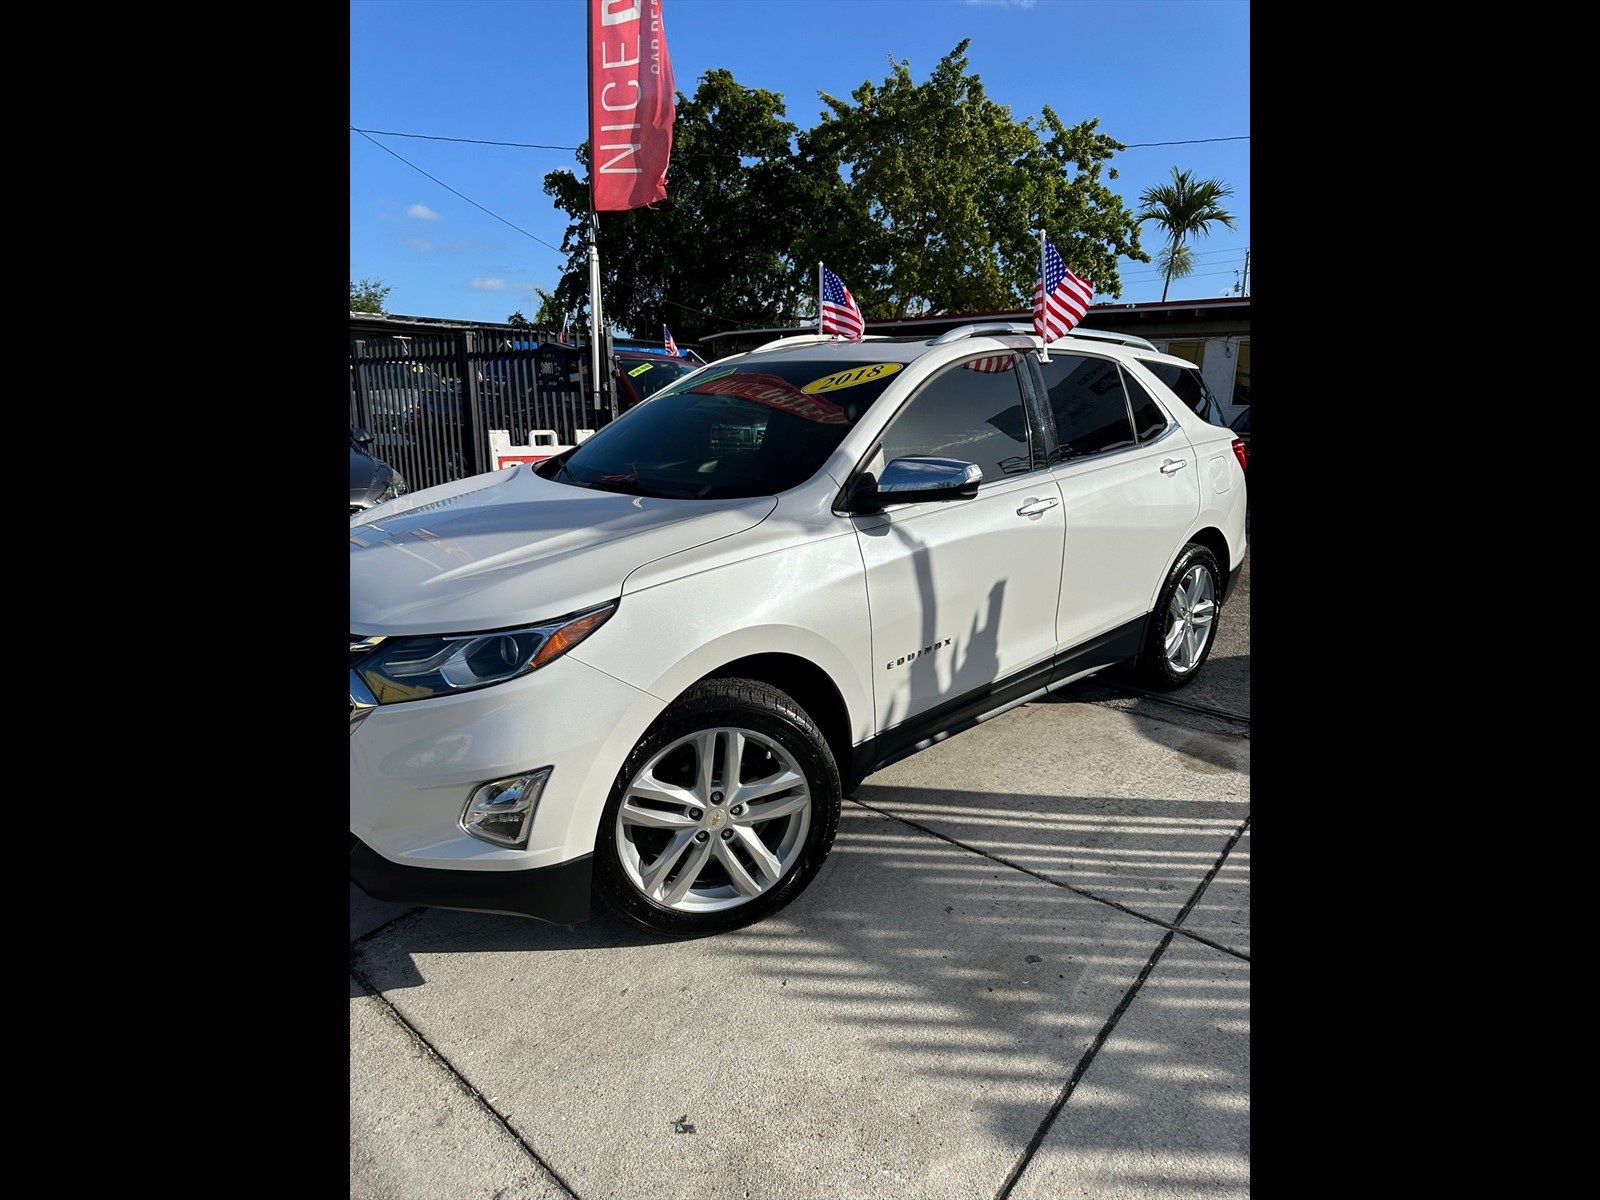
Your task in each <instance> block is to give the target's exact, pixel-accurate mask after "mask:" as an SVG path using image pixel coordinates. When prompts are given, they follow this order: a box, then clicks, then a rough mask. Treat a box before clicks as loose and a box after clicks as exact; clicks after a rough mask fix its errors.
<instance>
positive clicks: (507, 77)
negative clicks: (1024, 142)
mask: <svg viewBox="0 0 1600 1200" xmlns="http://www.w3.org/2000/svg"><path fill="white" fill-rule="evenodd" d="M586 11H587V5H586V3H585V0H351V4H350V121H349V124H350V125H351V126H354V127H355V128H354V129H352V130H351V131H350V133H349V138H350V278H351V279H352V280H357V281H359V280H362V279H374V280H377V281H379V282H381V283H383V284H385V285H387V286H388V287H389V288H390V291H389V294H388V297H387V298H386V300H385V303H384V307H385V308H386V309H387V310H388V311H389V312H391V313H397V314H404V315H408V316H423V317H442V318H449V319H454V320H462V321H492V322H499V321H504V320H505V319H506V317H507V316H508V315H509V314H510V313H512V312H513V311H519V310H520V311H521V312H523V313H524V314H526V315H527V316H530V317H531V316H532V315H533V313H534V311H535V310H536V309H537V308H538V300H537V297H536V296H535V295H534V291H533V289H534V288H535V287H536V286H537V287H543V288H545V289H547V290H548V289H552V288H554V286H555V284H556V281H557V280H558V279H559V278H560V275H561V270H562V268H563V266H564V265H565V256H564V255H563V254H561V253H560V252H559V247H560V245H561V236H562V233H563V231H564V230H565V228H566V224H567V216H566V214H565V213H563V212H561V211H559V210H558V209H557V208H556V207H555V205H554V203H553V202H552V200H551V199H550V197H549V196H546V195H545V194H544V191H543V180H544V176H545V174H546V173H547V172H548V171H551V170H554V169H556V168H558V167H562V166H566V167H570V168H574V169H575V168H576V162H577V160H576V157H575V155H574V153H573V151H572V150H570V149H528V148H525V146H518V147H511V146H503V145H485V144H482V143H486V142H515V143H523V144H529V143H534V144H539V145H543V146H551V147H576V146H577V145H578V144H579V143H580V142H582V141H584V140H585V139H586V138H587V137H588V116H587V89H588V77H587V66H586V62H587V60H586V26H585V13H586ZM661 12H662V19H663V24H664V25H665V27H666V35H667V49H668V52H669V54H670V55H671V59H672V68H673V75H674V78H675V82H676V85H677V90H678V91H679V92H681V93H683V94H684V95H686V96H692V95H693V94H694V92H695V90H696V88H697V87H698V86H699V80H700V77H701V76H702V75H703V74H704V73H705V72H706V71H708V70H713V69H715V68H725V69H727V70H728V71H729V72H731V73H732V75H733V77H734V79H735V80H737V81H738V82H739V83H741V84H743V85H745V86H746V87H752V88H765V89H767V90H770V91H774V92H778V93H780V94H781V95H782V96H783V98H784V104H785V107H786V114H785V115H786V118H787V119H788V120H789V121H790V122H791V123H792V124H794V125H796V126H798V127H799V128H801V129H806V128H810V127H811V126H813V125H815V124H816V123H817V122H818V119H819V115H820V114H821V112H822V110H823V104H822V102H821V101H820V100H819V99H818V98H817V93H818V92H819V91H820V92H827V93H829V94H830V95H833V96H836V97H838V98H840V99H843V100H848V99H849V96H850V93H851V92H852V91H854V90H855V89H856V88H857V87H859V86H860V85H861V84H862V83H863V82H865V81H867V80H871V81H872V82H873V83H875V84H876V83H881V82H882V81H883V79H884V77H885V76H887V75H888V74H889V72H890V60H891V59H892V60H894V61H895V62H898V61H900V60H902V59H904V60H907V61H908V62H909V64H910V70H911V75H912V78H913V80H915V81H916V82H918V83H921V82H923V81H924V80H926V79H927V77H928V74H929V72H930V71H931V70H932V69H933V67H934V65H935V64H936V63H937V62H938V61H939V60H940V59H941V58H943V57H944V56H945V55H946V54H948V53H949V52H950V51H951V50H953V49H955V47H956V46H957V45H958V44H959V43H960V42H961V41H962V39H964V38H969V37H970V38H971V39H972V44H971V46H969V47H968V49H967V58H968V71H969V72H971V73H974V74H976V75H977V76H978V77H979V78H980V79H981V80H982V82H983V86H984V90H985V92H986V93H987V94H988V96H989V98H990V99H991V100H993V101H994V102H996V103H998V104H1004V105H1007V106H1009V107H1010V109H1011V115H1012V117H1013V119H1016V120H1021V119H1022V118H1024V117H1029V116H1037V115H1038V114H1039V113H1040V112H1041V111H1042V109H1043V107H1044V106H1045V105H1046V104H1048V105H1049V106H1050V107H1051V108H1052V109H1054V110H1055V113H1056V115H1057V116H1058V117H1060V118H1061V120H1062V121H1064V122H1065V123H1066V124H1067V125H1069V126H1070V125H1075V124H1077V123H1078V122H1080V121H1084V120H1087V119H1089V118H1091V117H1098V118H1099V120H1100V126H1099V129H1100V132H1102V133H1105V134H1108V135H1109V136H1111V137H1113V138H1115V139H1117V140H1118V141H1120V142H1123V143H1124V144H1127V145H1128V146H1129V148H1128V149H1127V150H1125V151H1123V152H1122V153H1121V154H1118V155H1116V156H1115V157H1114V158H1113V159H1112V160H1111V165H1112V166H1114V167H1115V168H1116V169H1117V171H1118V173H1119V175H1118V178H1117V179H1116V180H1113V181H1111V182H1110V183H1109V186H1110V187H1111V188H1112V189H1113V190H1114V191H1116V192H1118V193H1119V194H1120V195H1121V196H1122V198H1123V201H1124V203H1125V204H1126V205H1127V206H1128V208H1129V209H1130V210H1131V209H1134V208H1137V207H1138V202H1139V194H1140V193H1141V192H1142V191H1144V189H1145V188H1148V187H1151V186H1154V185H1158V184H1161V183H1165V182H1167V181H1168V180H1169V179H1170V176H1171V171H1172V168H1173V167H1174V166H1177V167H1180V168H1182V169H1184V170H1188V171H1191V172H1193V173H1194V174H1195V175H1196V176H1197V177H1198V178H1201V179H1218V180H1221V181H1223V182H1224V183H1226V184H1228V185H1229V186H1231V187H1232V188H1233V195H1232V196H1230V197H1228V198H1227V199H1226V200H1224V201H1223V205H1224V207H1225V208H1227V210H1228V211H1229V212H1231V213H1233V214H1234V217H1235V222H1234V228H1233V229H1232V230H1229V229H1226V228H1223V227H1222V226H1220V225H1214V226H1213V227H1212V232H1211V233H1210V234H1209V235H1208V236H1206V237H1202V238H1199V239H1197V240H1196V241H1195V242H1194V243H1193V250H1194V253H1195V256H1196V269H1195V272H1194V274H1192V275H1190V276H1188V277H1187V278H1185V279H1180V280H1175V281H1174V282H1173V284H1172V288H1171V291H1170V292H1169V293H1168V298H1169V299H1197V298H1214V297H1219V296H1222V295H1225V294H1229V293H1230V290H1231V289H1232V288H1233V287H1234V286H1235V284H1237V283H1238V282H1239V277H1238V274H1237V272H1240V271H1242V270H1243V269H1244V267H1245V254H1246V251H1248V250H1249V249H1250V140H1249V135H1250V134H1251V132H1252V131H1251V129H1250V5H1249V3H1248V0H662V4H661ZM356 130H365V131H367V132H366V133H365V134H363V133H358V132H356ZM376 131H384V132H383V133H379V132H376ZM393 134H409V135H422V136H408V137H396V136H386V135H393ZM441 139H467V140H463V141H454V140H441ZM1220 139H1234V140H1220ZM1240 139H1242V140H1240ZM1159 142H1175V143H1186V144H1178V145H1155V146H1139V145H1136V144H1137V143H1159ZM669 187H670V183H669ZM1141 239H1142V242H1143V245H1144V247H1145V249H1146V251H1147V252H1148V253H1149V254H1150V255H1151V257H1152V259H1153V258H1154V257H1155V254H1156V251H1157V250H1158V249H1159V235H1158V232H1157V230H1156V227H1155V226H1154V225H1148V224H1147V225H1146V226H1144V228H1143V232H1142V234H1141ZM600 253H601V256H602V257H604V255H605V215H604V214H601V218H600ZM1068 265H1071V264H1068ZM1120 267H1121V274H1122V284H1123V290H1122V295H1121V297H1120V300H1121V301H1122V302H1142V301H1152V300H1159V299H1160V298H1161V279H1160V276H1159V274H1158V272H1157V271H1156V267H1155V263H1154V262H1153V261H1152V262H1150V263H1148V264H1143V263H1133V262H1129V261H1127V260H1126V259H1124V260H1123V262H1122V263H1121V264H1120ZM1254 281H1255V262H1254V257H1253V256H1252V258H1251V262H1250V278H1249V281H1248V283H1249V290H1250V291H1251V292H1252V293H1253V292H1254V291H1255V287H1254ZM845 282H846V283H849V280H846V281H845ZM1021 282H1022V283H1023V285H1024V286H1031V285H1032V282H1033V281H1032V279H1028V280H1025V281H1021ZM1102 299H1107V297H1102V296H1098V295H1097V296H1096V301H1097V302H1098V301H1100V300H1102Z"/></svg>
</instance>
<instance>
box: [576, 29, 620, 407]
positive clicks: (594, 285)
mask: <svg viewBox="0 0 1600 1200" xmlns="http://www.w3.org/2000/svg"><path fill="white" fill-rule="evenodd" d="M584 25H585V27H586V29H587V32H588V38H589V95H590V96H591V97H593V95H594V16H593V13H592V12H591V13H590V15H589V17H588V19H586V20H585V21H584ZM599 163H600V150H599V144H598V143H597V142H596V140H595V129H594V104H593V102H592V100H591V102H590V104H589V380H590V384H591V387H592V388H593V394H594V406H595V407H596V408H599V407H600V397H601V396H605V397H607V399H608V400H609V401H610V403H609V404H608V405H607V415H608V417H609V419H610V420H613V421H614V420H616V418H617V412H616V408H617V404H616V394H615V393H614V392H613V391H612V390H611V386H610V380H609V379H606V377H605V376H603V375H601V373H600V358H601V349H602V343H603V342H604V340H605V339H604V338H603V337H602V336H601V330H602V329H603V328H604V327H605V326H604V323H603V321H602V318H601V314H600V214H599V213H597V212H596V211H595V207H594V188H595V172H596V171H597V170H598V169H599Z"/></svg>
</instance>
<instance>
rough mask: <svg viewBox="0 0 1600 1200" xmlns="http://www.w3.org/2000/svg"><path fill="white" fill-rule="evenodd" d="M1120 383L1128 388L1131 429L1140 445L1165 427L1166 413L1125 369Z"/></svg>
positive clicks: (1154, 436)
mask: <svg viewBox="0 0 1600 1200" xmlns="http://www.w3.org/2000/svg"><path fill="white" fill-rule="evenodd" d="M1122 385H1123V386H1124V387H1125V388H1127V389H1128V406H1129V407H1130V408H1132V409H1133V430H1134V432H1135V433H1136V434H1137V435H1138V437H1139V444H1140V445H1141V446H1142V445H1144V443H1146V442H1148V441H1152V440H1153V439H1154V438H1156V437H1157V436H1159V435H1160V433H1161V431H1162V430H1164V429H1166V427H1167V414H1166V413H1164V412H1162V411H1161V406H1160V405H1159V404H1157V403H1156V402H1155V401H1154V400H1153V399H1151V397H1150V393H1149V392H1147V391H1145V390H1144V385H1143V384H1142V383H1140V382H1139V381H1138V380H1137V379H1135V378H1134V377H1133V376H1132V375H1130V374H1128V373H1127V372H1126V371H1124V372H1123V373H1122Z"/></svg>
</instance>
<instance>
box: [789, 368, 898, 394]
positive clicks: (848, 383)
mask: <svg viewBox="0 0 1600 1200" xmlns="http://www.w3.org/2000/svg"><path fill="white" fill-rule="evenodd" d="M903 366H905V364H904V363H873V364H872V365H871V366H870V367H851V368H850V369H849V370H848V371H835V372H834V373H833V374H832V375H824V376H823V377H822V378H821V379H813V380H812V381H811V382H810V383H808V384H806V385H805V387H803V388H801V389H800V390H801V391H802V392H805V393H806V394H807V395H808V396H815V395H816V394H817V393H818V392H837V391H838V390H839V389H840V388H847V387H855V385H856V384H858V383H871V382H872V381H873V380H874V379H882V378H883V377H884V376H886V375H893V374H894V373H895V372H896V371H898V370H900V368H901V367H903Z"/></svg>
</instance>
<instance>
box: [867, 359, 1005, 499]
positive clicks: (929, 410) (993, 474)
mask: <svg viewBox="0 0 1600 1200" xmlns="http://www.w3.org/2000/svg"><path fill="white" fill-rule="evenodd" d="M1016 366H1017V359H1016V356H1015V355H1012V354H1005V355H988V356H986V357H984V358H977V359H972V360H971V361H969V362H966V363H962V364H961V365H959V366H954V367H951V368H949V369H948V370H946V371H945V372H944V373H943V374H942V375H938V376H936V377H934V378H933V379H930V380H929V381H928V382H927V383H926V384H924V385H923V387H922V389H921V390H920V391H919V392H917V394H916V395H915V396H913V397H912V398H911V401H910V402H909V403H908V404H907V405H906V407H905V409H904V410H903V411H902V412H901V413H900V415H899V416H898V417H896V418H895V421H894V424H893V425H891V426H890V427H889V431H888V432H887V433H886V434H884V437H883V459H884V462H886V463H887V462H892V461H893V460H894V459H897V458H906V457H909V456H911V455H922V456H931V457H934V458H953V459H956V460H958V461H960V462H970V463H976V464H977V465H978V467H979V469H980V470H982V471H983V478H984V482H986V483H987V482H990V481H992V480H995V479H1003V478H1005V477H1006V476H1007V475H1020V474H1022V473H1023V472H1025V471H1028V470H1031V469H1032V467H1033V459H1032V455H1031V452H1030V449H1029V443H1028V418H1027V415H1026V413H1025V412H1024V410H1023V407H1022V390H1021V385H1020V384H1019V383H1018V382H1017V369H1016Z"/></svg>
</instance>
